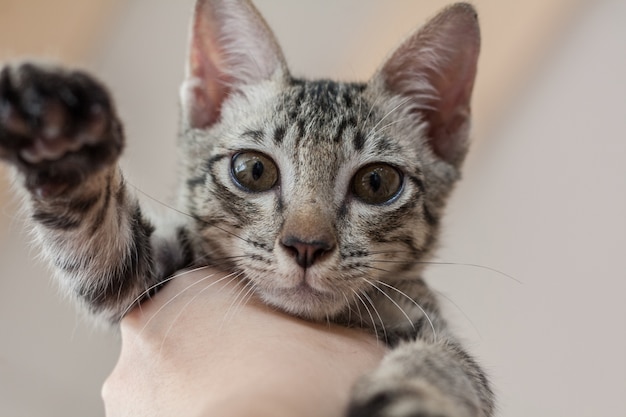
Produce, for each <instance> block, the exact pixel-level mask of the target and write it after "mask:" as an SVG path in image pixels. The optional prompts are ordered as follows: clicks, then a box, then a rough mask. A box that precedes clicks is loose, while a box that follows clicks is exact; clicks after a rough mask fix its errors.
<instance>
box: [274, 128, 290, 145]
mask: <svg viewBox="0 0 626 417" xmlns="http://www.w3.org/2000/svg"><path fill="white" fill-rule="evenodd" d="M286 132H287V129H285V126H282V125H281V126H278V127H277V128H276V130H274V136H273V138H274V143H276V144H277V145H280V144H281V143H282V142H283V139H284V138H285V133H286Z"/></svg>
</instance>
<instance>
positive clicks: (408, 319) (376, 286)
mask: <svg viewBox="0 0 626 417" xmlns="http://www.w3.org/2000/svg"><path fill="white" fill-rule="evenodd" d="M362 278H363V279H364V280H365V282H367V283H368V284H370V285H371V286H372V287H374V288H376V289H377V290H378V291H379V292H380V293H381V294H382V295H384V296H385V297H387V299H388V300H389V301H391V302H392V303H393V305H395V306H396V307H397V308H398V310H400V312H401V313H402V314H403V315H404V317H406V319H407V321H408V322H409V324H410V325H411V327H412V328H413V331H415V324H414V323H413V320H411V318H410V317H409V315H408V314H407V313H406V311H404V309H403V308H402V307H400V305H399V304H398V303H397V302H396V301H395V300H394V299H393V298H391V297H390V296H389V294H387V293H386V292H385V291H383V290H382V289H381V288H380V287H379V286H378V285H376V284H375V283H373V282H372V281H370V280H369V279H367V278H365V277H362Z"/></svg>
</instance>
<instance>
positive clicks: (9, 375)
mask: <svg viewBox="0 0 626 417" xmlns="http://www.w3.org/2000/svg"><path fill="white" fill-rule="evenodd" d="M191 3H192V1H191V0H185V1H182V2H173V1H167V2H166V1H158V2H155V1H152V0H135V1H133V2H129V3H128V6H127V8H126V10H124V13H123V14H122V15H121V16H120V20H119V22H118V24H117V26H115V27H113V28H112V30H111V37H110V38H107V39H105V40H104V41H103V44H102V47H101V49H100V50H99V51H98V53H97V54H96V55H95V56H94V58H93V67H94V68H95V69H96V70H97V72H98V73H99V74H100V75H101V76H102V77H103V78H104V79H105V80H106V81H107V82H108V83H109V84H110V85H111V86H112V89H113V90H114V91H115V95H116V97H117V99H118V102H119V107H120V111H121V113H122V115H123V118H124V119H125V121H127V131H128V134H129V148H128V152H127V153H126V156H125V160H124V165H125V167H126V168H127V169H128V171H129V172H130V174H131V178H132V182H133V184H135V185H136V186H137V187H138V188H139V189H141V190H143V191H144V192H146V193H148V194H150V195H153V196H155V197H157V198H159V199H166V198H167V196H168V195H170V192H169V191H168V190H167V188H168V187H167V185H169V184H173V183H174V182H173V173H174V169H175V168H174V160H173V159H172V157H171V155H173V152H174V140H173V138H174V132H175V126H176V124H175V123H176V122H175V120H176V113H177V109H176V102H175V97H176V95H177V85H178V83H179V81H180V78H181V76H182V62H183V56H184V48H185V37H186V24H187V21H188V16H189V11H190V10H191ZM303 3H304V2H303ZM313 3H315V4H317V3H318V2H312V3H307V5H302V6H301V5H300V4H298V6H301V7H303V8H305V10H306V14H303V13H304V12H303V11H302V10H301V11H299V12H296V9H297V7H296V6H295V4H296V3H295V2H294V3H289V6H286V3H285V2H278V1H272V0H259V1H257V4H259V6H260V8H261V10H262V12H264V14H265V15H266V17H267V18H268V20H269V21H270V23H271V24H272V25H274V26H275V27H276V28H277V31H278V36H279V38H281V39H282V41H283V44H284V47H285V49H286V55H287V57H288V59H289V61H290V62H291V63H292V66H293V67H295V68H296V69H297V72H298V73H308V74H312V75H333V74H338V73H342V74H344V75H343V76H344V78H345V77H347V76H351V75H353V74H358V75H361V74H367V73H368V72H369V71H370V70H371V69H370V68H366V69H365V70H364V69H361V65H360V62H363V61H360V60H359V59H357V58H355V57H354V52H355V51H357V52H358V54H362V55H366V54H368V55H369V54H371V55H376V56H378V57H382V55H383V54H384V51H385V50H386V49H387V48H390V47H391V46H392V45H393V41H390V42H391V43H389V44H384V43H383V44H381V45H373V44H368V46H367V47H363V48H362V49H359V48H360V47H357V46H356V45H358V41H359V40H360V39H362V37H363V36H366V34H367V33H368V32H371V27H373V26H371V25H372V24H374V23H367V24H366V23H363V22H375V21H377V20H378V19H377V18H378V17H381V16H383V15H384V16H386V17H385V20H390V21H392V22H393V21H394V17H393V16H395V19H397V21H398V22H402V25H401V24H398V25H397V27H393V28H392V32H393V34H394V36H390V35H389V34H387V35H388V36H386V38H385V39H387V38H393V39H399V38H401V37H402V35H403V34H405V33H407V31H408V30H409V29H410V28H411V26H412V25H413V23H411V24H408V23H406V26H403V25H404V24H405V23H404V22H407V17H406V13H404V12H403V9H402V8H398V9H396V8H395V7H394V8H389V7H385V9H384V10H383V11H380V10H377V9H376V5H380V4H383V3H382V2H380V3H377V2H367V3H359V4H366V5H364V6H363V7H359V8H352V9H351V8H348V7H347V6H345V5H344V6H342V4H345V3H341V2H332V3H333V4H335V7H337V10H336V11H335V12H333V13H330V14H329V13H323V12H321V11H319V10H317V11H316V9H313V8H311V6H309V4H313ZM319 3H320V4H322V5H321V6H320V8H321V7H329V4H330V3H331V2H319ZM384 4H390V3H389V2H384ZM393 4H395V5H402V3H401V2H397V3H393ZM406 4H408V3H406ZM406 4H405V5H406ZM479 5H480V3H479ZM340 16H341V17H340ZM421 19H422V17H421V16H420V17H415V19H414V22H415V23H418V22H419V21H420V20H421ZM624 19H626V3H625V2H624V1H621V0H599V1H595V2H593V4H592V5H590V6H589V7H588V9H587V13H586V14H585V15H583V16H580V19H579V21H578V23H577V25H575V26H574V27H572V28H571V31H570V33H568V34H567V36H564V38H563V41H562V43H561V44H560V45H558V48H553V53H552V54H551V55H550V57H549V59H548V60H547V62H545V63H544V65H542V66H541V67H540V70H538V71H537V72H536V74H535V77H534V79H533V80H532V82H531V83H529V84H528V85H525V86H524V88H523V90H524V93H523V94H522V95H521V96H520V98H519V100H517V102H516V103H515V104H514V105H513V106H510V107H509V108H508V110H507V111H506V112H503V113H504V114H505V117H503V118H502V119H501V120H500V122H499V125H498V128H492V129H491V130H490V132H491V134H490V135H489V136H488V137H485V138H482V139H481V142H480V144H479V146H477V147H476V148H475V149H474V152H473V153H472V155H471V158H470V160H469V161H468V164H467V165H466V168H467V169H466V175H465V180H464V181H463V182H462V183H461V184H460V186H459V188H458V190H457V193H456V195H455V197H454V199H453V201H452V205H451V207H450V210H449V214H450V215H449V216H448V220H447V225H448V226H447V228H446V230H445V239H444V249H443V251H442V252H441V254H440V256H439V259H440V260H441V261H442V262H452V263H457V264H458V263H471V264H477V265H480V266H484V267H490V268H495V269H497V270H499V271H502V273H498V272H492V271H490V270H487V269H484V268H479V267H472V266H464V265H460V264H458V265H453V266H446V265H442V266H435V267H433V268H432V269H431V271H430V274H429V276H430V281H431V282H432V283H433V285H434V286H435V287H436V288H438V289H439V290H441V291H442V292H443V293H444V294H445V296H446V297H448V298H449V299H450V300H451V302H446V305H447V307H448V309H449V311H450V314H451V315H452V316H454V317H455V318H456V322H455V323H456V324H457V326H458V327H459V330H460V331H461V332H462V333H463V334H464V335H465V337H466V339H467V340H468V343H469V345H470V346H471V348H472V349H473V350H474V351H475V352H476V353H477V354H478V355H479V356H480V358H481V360H482V362H483V363H485V364H486V366H487V368H488V369H489V370H490V372H491V374H492V375H493V377H494V383H495V385H496V390H497V392H498V394H499V398H500V408H501V413H500V415H502V416H503V417H516V416H519V417H522V416H524V417H526V416H529V415H550V416H553V417H559V416H563V417H565V416H567V417H595V416H600V415H611V416H618V415H622V416H624V415H626V414H625V412H624V410H625V409H626V407H625V406H626V399H624V398H625V397H624V393H626V359H625V355H624V353H625V352H626V331H625V330H626V329H625V321H626V306H625V305H626V304H625V303H624V302H623V301H622V298H623V296H622V294H624V293H625V292H626V284H625V282H626V280H625V279H626V273H625V271H626V268H625V267H624V266H623V262H622V258H621V256H623V253H624V250H625V249H626V220H625V216H624V214H625V213H626V192H625V190H626V168H625V167H624V166H625V165H624V161H625V160H626V117H625V115H624V113H625V111H626V83H625V82H624V81H623V76H624V75H623V74H626V54H625V53H624V46H625V40H626V26H624V25H623V23H622V22H623V21H624ZM409 20H410V19H409ZM357 22H361V23H360V24H357ZM322 26H323V30H319V28H320V27H322ZM315 28H318V30H317V33H318V35H316V36H313V35H311V33H312V31H315ZM528 30H529V31H530V30H532V27H531V26H529V29H528ZM327 34H337V35H336V39H332V38H331V40H326V39H325V38H324V37H323V35H327ZM484 42H485V44H486V48H485V49H484V50H486V51H488V50H489V48H488V45H489V42H490V38H485V39H484ZM328 44H332V45H333V47H332V48H331V49H329V50H325V49H323V48H324V46H325V45H328ZM342 58H343V59H342ZM346 60H347V61H348V63H347V64H346V62H345V61H346ZM353 62H354V64H352V63H353ZM357 67H358V68H359V70H358V71H357V70H355V69H353V68H357ZM351 68H352V69H351ZM489 82H490V80H489V79H481V80H480V82H479V83H478V88H480V86H481V85H482V86H485V88H489V87H490V86H489ZM14 211H15V205H14V204H10V203H8V202H7V201H1V202H0V217H2V220H1V221H0V224H2V228H1V229H0V342H1V343H0V416H2V417H4V416H12V417H20V416H28V417H39V416H42V417H43V416H46V417H54V416H63V417H73V416H76V417H78V416H86V415H89V416H97V415H101V414H102V411H101V410H102V407H101V404H100V400H99V386H100V384H101V382H102V380H103V378H104V377H105V375H106V374H107V372H108V371H109V370H110V369H111V367H112V365H113V363H114V361H115V355H116V352H117V340H116V337H115V336H111V335H110V334H106V333H100V332H94V331H92V330H90V327H89V326H87V325H85V324H83V323H82V322H81V321H80V320H79V319H77V318H76V317H75V314H74V313H73V310H72V308H71V307H70V306H68V305H67V304H66V303H64V302H63V301H62V300H60V299H59V297H58V296H57V295H56V291H55V288H54V285H53V284H51V283H50V280H48V279H46V276H47V275H48V274H47V273H46V272H44V269H43V268H42V267H41V266H40V265H39V264H36V263H35V262H33V261H32V258H33V257H34V256H33V255H35V254H36V252H35V251H32V250H28V249H26V248H27V243H26V241H27V239H26V238H25V237H24V236H25V234H24V232H23V231H22V224H21V222H20V221H19V220H14V219H15V217H16V215H15V214H14ZM504 273H505V274H508V275H511V276H513V277H514V278H515V279H517V280H519V281H522V283H521V284H519V283H517V282H516V281H515V280H514V279H511V278H508V277H507V276H506V275H504ZM453 303H454V304H453ZM460 311H462V313H461V312H460Z"/></svg>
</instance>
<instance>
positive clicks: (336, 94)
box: [188, 79, 437, 319]
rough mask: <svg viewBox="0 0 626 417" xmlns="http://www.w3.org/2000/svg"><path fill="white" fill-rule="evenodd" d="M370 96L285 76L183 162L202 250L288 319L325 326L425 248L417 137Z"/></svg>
mask: <svg viewBox="0 0 626 417" xmlns="http://www.w3.org/2000/svg"><path fill="white" fill-rule="evenodd" d="M372 90H373V89H372V87H371V86H369V87H368V86H366V85H365V84H362V85H361V84H342V83H335V82H330V81H316V82H302V81H297V80H291V79H290V80H287V81H285V80H281V81H272V82H267V83H264V84H262V85H259V86H257V87H253V88H248V89H247V90H245V95H240V96H238V97H233V98H231V99H230V100H229V102H228V103H227V104H225V106H224V108H223V109H222V114H221V121H220V122H219V123H217V124H216V125H214V126H213V127H212V128H211V129H210V130H208V131H207V132H200V133H199V134H200V135H202V136H203V137H198V138H196V140H197V142H198V143H199V145H198V147H197V148H195V149H194V150H192V151H190V153H191V154H190V155H188V158H189V161H190V163H189V165H190V166H194V167H195V173H194V176H193V177H192V178H191V179H190V181H189V184H190V185H191V187H190V192H191V194H190V195H189V197H188V201H189V207H188V209H189V210H190V211H191V212H192V213H193V214H194V215H195V216H197V217H199V218H200V219H202V221H201V222H199V223H198V227H199V228H200V232H199V233H200V234H201V236H202V242H203V245H204V248H205V250H206V252H207V253H208V254H209V255H210V258H211V259H212V261H213V262H217V263H218V264H219V263H220V262H224V261H226V262H227V264H228V265H229V266H230V267H233V266H234V267H235V269H236V270H239V271H241V272H243V274H244V275H243V276H244V277H245V279H246V280H247V281H248V282H249V283H250V284H251V285H252V286H253V287H254V290H255V291H256V293H257V294H258V295H259V296H260V297H261V298H263V299H264V300H265V301H266V302H268V303H270V304H272V305H275V306H277V307H279V308H281V309H283V310H285V311H288V312H290V313H294V314H298V315H301V316H305V317H310V318H314V319H323V318H327V317H333V316H335V315H337V314H339V313H340V312H342V311H345V310H346V308H347V307H348V305H349V304H358V300H359V298H361V299H367V297H368V295H367V294H371V293H372V291H373V290H374V285H378V286H379V287H380V286H381V285H380V284H379V283H378V281H384V282H390V281H391V282H392V281H393V280H394V278H399V275H400V274H401V273H404V272H406V271H410V270H416V269H418V268H419V266H418V265H419V264H417V263H416V261H419V260H420V259H423V258H424V257H425V256H426V255H427V253H428V252H429V251H430V250H431V248H432V246H433V244H434V236H435V230H434V229H435V228H436V223H437V221H436V220H435V218H434V216H435V215H436V214H437V213H433V212H432V209H431V210H429V209H428V208H427V207H428V204H427V203H428V201H427V198H428V195H427V193H426V190H425V187H426V185H427V183H428V179H427V178H425V175H428V173H429V171H428V170H425V169H424V167H423V166H422V164H423V160H424V159H427V158H428V157H429V156H428V155H425V153H426V154H428V152H427V151H425V150H424V147H423V146H419V144H421V143H422V142H423V138H421V137H420V135H422V134H423V133H422V132H423V129H421V128H420V127H419V125H416V124H415V123H413V122H408V121H407V120H406V114H405V113H404V112H403V106H402V104H403V103H402V101H400V100H398V99H395V100H394V99H390V98H389V97H383V96H381V95H378V94H376V93H374V92H373V91H372ZM202 144H204V145H202ZM207 144H213V146H211V147H209V146H207ZM207 161H208V163H207ZM431 206H432V205H431ZM433 207H434V206H433ZM435 210H436V208H435ZM214 226H218V227H219V228H218V227H214Z"/></svg>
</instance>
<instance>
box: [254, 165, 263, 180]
mask: <svg viewBox="0 0 626 417" xmlns="http://www.w3.org/2000/svg"><path fill="white" fill-rule="evenodd" d="M263 169H264V167H263V162H261V161H256V162H255V163H254V165H253V166H252V178H253V179H254V180H255V181H258V179H259V178H261V176H262V175H263Z"/></svg>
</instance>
